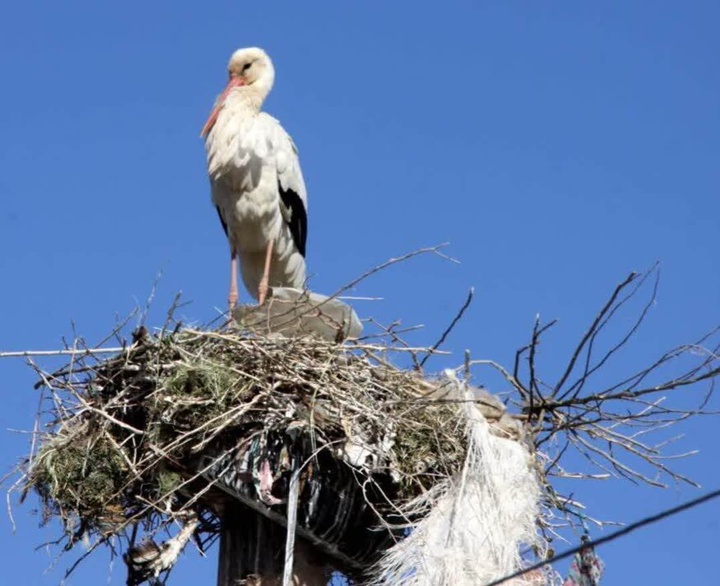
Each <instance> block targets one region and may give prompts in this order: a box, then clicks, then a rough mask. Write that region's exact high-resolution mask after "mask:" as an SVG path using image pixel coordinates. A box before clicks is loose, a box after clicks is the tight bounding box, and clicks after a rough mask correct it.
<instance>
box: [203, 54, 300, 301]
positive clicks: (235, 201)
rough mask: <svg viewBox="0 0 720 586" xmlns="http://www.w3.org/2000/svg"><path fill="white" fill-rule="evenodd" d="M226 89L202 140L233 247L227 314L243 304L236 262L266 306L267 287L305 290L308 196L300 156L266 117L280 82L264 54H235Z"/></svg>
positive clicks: (215, 196)
mask: <svg viewBox="0 0 720 586" xmlns="http://www.w3.org/2000/svg"><path fill="white" fill-rule="evenodd" d="M228 75H229V81H228V84H227V86H226V87H225V90H224V91H223V92H222V94H220V97H219V98H218V99H217V102H216V103H215V107H214V108H213V110H212V112H211V113H210V116H209V117H208V120H207V122H206V123H205V126H204V127H203V129H202V132H201V136H202V137H203V138H204V139H205V150H206V152H207V161H208V175H209V177H210V185H211V188H212V201H213V203H214V204H215V206H216V208H217V210H218V214H219V215H220V221H221V222H222V225H223V229H224V230H225V234H226V235H227V237H228V241H229V243H230V294H229V296H228V301H229V302H230V308H231V309H232V308H233V307H234V306H235V303H236V302H237V298H238V292H237V282H236V281H237V273H236V263H235V259H236V258H237V257H239V260H240V270H241V273H242V278H243V282H244V283H245V287H247V289H248V291H249V292H250V294H251V295H253V296H256V295H257V300H258V302H259V305H262V304H263V303H264V301H265V298H266V296H267V292H268V287H294V288H304V287H305V278H306V275H305V242H306V238H307V195H306V192H305V182H304V181H303V177H302V173H301V171H300V161H299V160H298V155H297V149H296V147H295V144H294V143H293V141H292V139H291V138H290V136H289V135H288V134H287V132H285V130H284V129H283V127H282V126H281V125H280V122H278V121H277V120H276V119H275V118H273V117H272V116H269V115H268V114H266V113H265V112H261V111H260V108H261V107H262V104H263V101H264V100H265V98H266V97H267V95H268V93H269V92H270V90H271V88H272V85H273V81H274V79H275V69H274V68H273V64H272V61H270V57H268V55H267V53H265V51H263V50H262V49H258V48H256V47H251V48H248V49H238V50H237V51H235V52H234V53H233V54H232V56H231V57H230V62H229V63H228Z"/></svg>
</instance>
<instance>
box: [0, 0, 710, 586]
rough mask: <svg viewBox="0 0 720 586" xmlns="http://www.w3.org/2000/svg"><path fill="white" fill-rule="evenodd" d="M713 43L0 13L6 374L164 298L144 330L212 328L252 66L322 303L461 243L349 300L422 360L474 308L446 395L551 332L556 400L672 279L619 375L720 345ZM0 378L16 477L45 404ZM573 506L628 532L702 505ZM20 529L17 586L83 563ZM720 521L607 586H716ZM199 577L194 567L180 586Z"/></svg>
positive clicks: (671, 499) (627, 563)
mask: <svg viewBox="0 0 720 586" xmlns="http://www.w3.org/2000/svg"><path fill="white" fill-rule="evenodd" d="M719 21H720V5H718V4H717V2H710V1H706V2H703V1H695V2H689V3H684V4H683V5H682V6H681V5H680V4H679V3H673V2H663V1H657V2H653V3H652V4H650V3H647V2H639V1H631V0H628V1H626V2H615V3H579V2H555V3H539V2H513V1H502V2H501V1H494V2H481V1H473V2H469V1H468V2H460V1H457V2H443V3H434V2H424V1H416V2H413V3H400V2H377V1H376V2H372V1H370V2H362V3H360V2H356V3H349V2H330V1H327V0H326V1H323V2H312V3H309V2H292V3H291V2H285V3H280V2H274V3H240V2H225V1H221V2H214V3H202V4H201V3H190V2H169V1H165V0H158V1H154V2H137V1H135V0H127V1H125V2H122V3H120V2H118V3H100V2H89V1H85V2H79V1H74V0H67V1H65V2H62V3H60V2H49V1H47V0H43V1H28V2H24V3H20V2H12V3H10V2H8V3H5V4H4V5H3V7H2V8H0V49H1V50H0V71H2V77H3V83H2V89H3V91H2V92H0V112H2V128H3V136H4V140H3V141H2V144H1V145H0V168H1V169H2V173H1V174H0V194H1V196H2V201H3V205H2V210H1V211H0V250H3V251H4V254H2V255H1V256H0V267H1V269H2V275H3V279H2V283H3V286H2V288H0V301H2V306H3V307H4V308H5V315H4V317H3V320H2V325H1V326H0V350H17V349H28V348H33V349H51V348H55V347H58V346H59V345H60V344H61V336H63V335H65V336H71V335H72V324H73V323H74V324H75V327H76V328H77V331H78V332H79V333H81V334H82V335H83V336H84V337H85V338H86V339H87V340H88V341H89V342H90V343H93V342H95V341H98V340H100V339H101V338H102V337H103V336H104V335H105V334H106V333H107V332H108V331H109V329H110V328H111V326H112V324H113V322H114V316H115V314H119V315H125V314H127V313H128V312H129V311H130V310H131V309H132V308H133V307H135V306H136V305H137V303H142V302H143V301H144V299H145V298H146V296H147V294H148V293H149V291H150V288H151V285H152V282H153V280H154V278H155V276H156V274H157V273H158V272H159V271H162V272H163V276H162V279H161V281H160V286H159V290H158V294H157V297H156V300H155V305H154V308H155V309H154V312H153V314H152V319H154V320H155V323H158V322H159V321H160V320H161V319H162V316H163V314H164V310H165V308H166V307H167V306H168V305H169V303H170V301H171V299H172V297H173V295H174V294H175V292H177V291H179V290H182V292H183V295H184V298H185V299H186V300H187V301H190V302H192V303H191V304H190V305H188V306H186V307H185V308H184V309H183V312H184V315H185V317H186V318H187V319H188V320H190V321H197V322H202V321H205V320H207V319H208V318H210V317H212V316H214V315H215V314H216V308H222V307H224V304H225V298H226V295H227V245H226V242H225V240H224V236H223V235H222V230H221V228H220V225H219V222H218V221H217V218H216V215H215V212H214V210H213V209H212V206H211V205H210V201H209V190H208V183H207V179H206V176H205V159H204V151H203V145H202V142H201V141H200V139H199V138H198V134H199V132H200V128H201V127H202V124H203V122H204V120H205V117H206V116H207V113H208V111H209V109H210V107H211V105H212V102H213V100H214V98H215V96H216V95H217V94H218V93H219V92H220V90H221V89H222V86H223V83H224V81H225V64H226V60H227V58H228V56H229V55H230V53H231V52H232V51H233V50H234V49H235V48H238V47H242V46H251V45H258V46H262V47H264V48H265V49H266V50H267V51H268V52H269V53H270V54H271V56H272V57H273V59H274V62H275V65H276V69H277V79H276V84H275V89H274V91H273V92H272V94H271V95H270V97H269V99H268V101H267V104H266V110H267V111H269V112H270V113H271V114H273V115H274V116H276V117H278V118H279V119H280V120H281V121H282V123H283V124H284V126H285V128H286V129H287V130H288V131H289V132H290V134H291V135H292V136H293V138H294V139H295V141H296V142H297V144H298V146H299V149H300V156H301V163H302V166H303V172H304V174H305V178H306V182H307V185H308V191H309V198H310V206H309V208H310V209H309V213H310V218H309V222H310V224H309V241H308V262H309V270H310V273H311V274H312V275H313V277H312V281H311V285H312V287H313V289H314V290H317V291H320V292H325V293H330V292H332V291H334V290H335V289H337V288H338V287H339V286H341V285H342V284H344V283H346V282H348V281H349V280H351V279H352V278H353V277H355V276H357V275H359V274H360V273H361V272H363V271H364V270H365V269H367V268H369V267H371V266H374V265H375V264H377V263H379V262H382V261H383V260H385V259H387V258H389V257H391V256H395V255H398V254H400V253H403V252H406V251H409V250H412V249H415V248H418V247H421V246H427V245H433V244H437V243H440V242H446V241H448V242H450V243H451V244H450V246H449V247H448V249H447V251H448V253H449V254H451V255H453V256H454V257H457V258H458V259H460V260H461V264H460V265H454V264H451V263H447V262H443V261H441V260H439V259H433V258H425V259H417V260H414V261H412V262H410V263H407V264H405V265H401V266H397V267H395V268H394V269H392V270H388V271H387V272H385V273H383V274H380V275H378V276H377V277H376V278H373V279H372V280H370V281H368V282H367V283H365V284H363V285H362V286H361V287H360V288H358V290H357V294H358V295H368V296H380V297H383V298H384V300H383V301H375V302H358V304H357V306H356V309H357V310H358V312H359V313H360V314H361V316H362V317H368V316H374V317H376V318H377V319H379V320H381V321H384V322H386V323H387V322H390V321H392V320H394V319H401V320H402V321H403V323H405V324H407V325H412V324H419V323H422V324H425V329H424V330H422V331H421V332H419V333H417V334H416V335H415V336H414V337H413V338H412V340H413V342H417V343H426V344H431V343H432V342H433V341H434V340H435V339H436V337H437V335H438V333H439V332H441V331H442V329H443V328H444V326H445V325H446V323H447V322H448V321H449V319H451V317H452V315H453V314H454V312H455V310H456V309H457V307H458V306H459V305H460V303H461V302H462V300H463V299H464V297H465V295H466V292H467V289H468V288H469V287H470V286H474V287H475V288H476V297H475V301H474V304H473V306H472V308H471V310H470V311H469V312H468V316H467V318H466V319H465V320H464V321H463V323H462V324H461V325H460V326H459V327H458V328H457V330H456V331H455V333H454V335H453V336H452V338H451V339H450V340H449V342H448V345H447V348H448V349H451V350H453V351H454V353H455V356H454V357H453V358H451V359H447V360H438V361H437V362H436V363H435V364H434V368H436V369H440V368H443V367H445V366H448V365H451V364H455V363H457V362H459V361H460V360H461V356H462V351H463V350H464V349H465V348H469V349H471V351H472V353H473V356H475V357H478V358H479V357H484V358H492V359H495V360H498V361H500V362H503V363H506V364H507V363H510V362H511V360H512V357H513V354H514V351H515V349H516V348H517V347H518V346H520V345H522V344H523V343H525V341H526V340H527V338H528V336H529V332H530V328H531V325H532V320H533V319H534V316H535V315H536V314H537V313H540V314H541V315H542V316H543V317H545V318H548V319H550V318H554V317H558V318H560V320H561V321H560V325H558V326H557V327H556V329H555V331H554V332H553V334H552V336H551V337H550V338H549V340H548V343H547V346H545V347H544V348H543V358H544V359H545V360H546V364H547V365H548V369H549V370H550V371H551V372H552V370H553V368H557V366H558V365H559V363H560V360H561V359H562V358H563V357H564V356H565V353H566V352H567V350H568V349H569V347H570V345H571V343H572V342H574V341H576V340H577V338H578V337H579V336H580V335H581V333H582V330H583V327H584V326H585V325H586V324H587V322H588V321H589V320H590V319H591V318H592V316H593V315H594V312H595V311H596V310H597V308H598V307H599V306H600V305H601V303H602V302H603V300H604V298H605V297H606V295H607V294H608V293H609V292H610V291H611V290H612V288H613V286H614V284H615V283H616V282H617V281H619V280H620V279H622V278H623V277H624V276H625V275H626V273H628V272H629V271H630V270H634V269H644V268H646V267H647V266H649V265H650V264H651V263H652V262H654V261H655V260H660V261H661V262H662V283H661V289H660V294H659V298H658V301H657V303H656V305H655V306H654V307H653V310H652V312H651V316H650V323H649V324H648V327H647V328H646V329H645V330H644V331H643V333H642V334H641V336H640V337H639V338H638V342H637V343H636V344H635V345H634V346H633V348H632V350H631V351H629V352H627V353H625V354H624V355H623V356H622V357H621V358H620V359H619V360H618V361H617V362H615V363H613V364H612V365H610V366H609V367H608V376H613V375H615V374H618V375H621V374H622V373H624V372H627V370H628V369H630V368H631V367H632V366H633V365H638V364H642V363H643V362H644V361H645V362H647V361H648V360H650V359H652V358H654V357H655V356H656V355H657V354H658V353H659V352H660V351H662V350H664V349H667V348H669V347H671V346H673V345H676V344H680V343H684V342H689V341H691V340H693V339H695V338H696V337H698V336H699V335H700V334H701V333H702V332H703V331H705V330H707V329H708V328H710V327H711V326H712V325H713V324H716V323H718V322H720V311H719V310H720V270H718V268H719V267H718V260H717V255H718V236H720V197H718V187H719V186H720V165H719V164H718V162H719V158H720V108H718V104H720V72H719V70H718V67H717V56H718V55H720V37H718V35H717V23H718V22H719ZM244 299H245V300H247V295H245V297H244ZM44 364H45V363H44ZM47 364H48V365H50V366H51V365H52V363H51V362H48V363H47ZM0 373H1V376H0V394H1V396H2V397H3V400H4V402H5V404H4V408H3V409H2V410H0V430H1V431H0V433H1V434H2V440H1V441H0V465H1V466H2V469H3V470H7V469H9V468H10V467H11V466H12V464H13V463H14V462H15V461H16V460H17V459H18V458H19V457H20V456H21V455H22V454H23V453H25V451H26V450H27V444H28V442H27V436H26V435H22V434H18V433H16V432H13V431H11V430H18V429H21V430H22V429H25V430H27V429H30V428H31V426H32V422H33V418H34V414H35V409H36V404H37V396H36V392H35V391H33V389H32V384H33V383H34V378H33V375H32V373H31V371H30V369H29V368H27V367H26V366H25V365H24V364H23V363H22V361H20V360H16V361H10V360H8V359H5V360H3V361H2V362H0ZM476 376H477V378H478V380H479V381H480V382H487V383H488V384H490V383H491V382H493V384H494V385H496V387H495V388H491V390H495V391H498V392H499V391H503V390H505V389H504V387H502V385H500V384H499V381H497V382H496V381H495V379H492V378H491V377H489V375H487V376H486V373H482V372H480V373H477V375H476ZM677 400H678V401H679V402H680V404H683V401H685V397H684V396H680V397H679V398H678V399H677ZM717 406H718V405H717V401H716V402H715V407H717ZM681 431H682V432H683V433H684V434H685V436H684V438H683V439H682V440H680V441H679V443H678V448H679V449H680V450H681V451H685V450H690V449H699V450H700V453H699V454H698V455H697V456H696V457H694V458H693V459H692V460H691V461H685V462H681V463H679V464H678V466H679V468H680V469H681V470H682V471H684V472H686V473H687V474H690V475H692V476H693V477H694V478H695V479H696V480H698V481H699V482H701V483H702V484H703V486H704V487H705V488H707V489H711V488H714V487H717V486H718V485H720V472H719V471H718V470H719V468H718V466H717V446H718V441H719V440H720V432H719V431H718V423H717V420H714V419H709V418H708V419H703V420H696V421H692V422H690V423H688V424H686V425H685V426H683V428H682V430H681ZM574 490H575V496H576V497H577V498H579V499H580V500H583V501H585V502H586V503H587V504H588V506H589V507H590V511H591V512H592V513H594V514H595V515H596V516H598V517H601V518H612V519H616V520H619V521H627V522H629V521H632V520H635V519H637V518H640V517H642V516H644V515H646V514H649V513H652V512H655V511H658V510H660V509H662V508H665V507H668V506H672V505H675V504H678V503H679V502H681V501H682V500H684V499H687V498H690V497H692V496H696V495H697V494H699V493H698V492H697V491H695V490H691V489H688V488H685V487H680V488H671V489H669V490H667V491H660V490H649V489H645V488H641V487H635V486H632V485H630V484H627V483H624V482H622V481H611V482H607V483H604V484H598V485H592V486H590V485H585V483H583V484H581V485H579V486H576V487H574ZM30 509H31V507H27V506H24V507H21V508H18V507H15V509H14V514H15V520H16V523H17V530H16V532H15V533H13V532H12V527H11V524H10V521H9V520H8V518H7V517H6V516H3V517H2V518H0V544H2V548H3V551H4V554H3V558H4V559H5V560H13V562H14V563H12V564H9V565H7V564H6V565H5V569H4V573H5V576H6V579H7V580H8V582H9V583H15V582H18V581H20V580H22V581H23V583H29V584H54V583H57V582H58V581H59V577H60V576H61V570H62V568H64V567H66V564H67V563H68V562H69V561H70V559H71V558H67V559H62V560H60V562H59V564H58V565H57V567H56V568H55V569H50V570H49V571H47V572H46V568H47V567H48V566H49V565H50V564H51V562H52V559H53V557H52V555H53V554H52V553H51V554H48V553H47V552H46V551H45V550H42V549H41V550H39V551H34V548H35V546H37V545H39V544H40V543H42V542H44V541H48V540H50V539H52V538H54V537H55V532H53V531H51V530H47V529H37V528H36V526H37V519H36V518H34V517H32V516H31V515H30ZM719 520H720V504H718V503H711V504H709V505H706V506H705V507H703V508H701V509H697V510H694V511H691V512H689V513H686V514H684V515H682V516H679V517H676V518H673V519H671V520H668V521H665V522H663V523H662V524H661V525H656V526H653V527H652V528H651V529H647V530H644V531H642V532H639V533H637V534H633V535H631V536H629V537H627V538H625V539H622V540H620V541H617V542H615V543H611V544H609V545H607V546H606V547H604V548H603V549H602V551H601V555H602V556H603V557H604V559H605V561H606V563H607V573H606V576H607V579H606V583H608V584H632V583H647V584H651V583H652V584H678V583H697V584H709V583H713V582H714V581H716V579H717V578H716V576H717V572H716V570H715V569H714V568H713V567H712V565H711V564H710V563H708V560H712V559H714V557H713V556H715V555H716V544H717V543H718V541H719V540H720V526H719V524H718V523H719ZM214 572H215V565H214V561H213V560H212V559H209V560H204V561H198V560H187V561H185V562H184V563H183V564H182V570H179V571H178V572H177V573H176V575H175V576H174V577H173V579H172V582H173V583H174V584H179V585H182V584H194V583H197V581H198V580H202V581H204V582H205V583H210V582H211V581H212V580H213V579H214ZM108 575H110V576H111V577H110V578H108ZM108 580H110V582H108ZM71 583H72V584H97V583H112V584H122V583H124V568H123V567H122V562H120V561H118V560H116V562H115V564H114V569H113V570H112V572H111V573H110V574H109V573H108V559H107V558H105V557H103V555H100V556H99V558H98V559H96V560H93V561H91V562H89V563H88V564H87V565H86V566H85V567H83V568H81V569H80V570H79V571H78V573H77V574H76V575H75V577H74V578H73V579H72V580H71Z"/></svg>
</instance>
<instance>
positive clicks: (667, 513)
mask: <svg viewBox="0 0 720 586" xmlns="http://www.w3.org/2000/svg"><path fill="white" fill-rule="evenodd" d="M719 496H720V489H718V490H714V491H712V492H709V493H707V494H704V495H703V496H700V497H698V498H696V499H692V500H689V501H686V502H684V503H683V504H681V505H678V506H677V507H673V508H671V509H665V510H664V511H661V512H659V513H657V514H655V515H652V516H650V517H645V518H644V519H640V520H639V521H636V522H635V523H631V524H630V525H627V526H625V527H623V528H622V529H618V530H617V531H614V532H613V533H610V534H609V535H606V536H605V537H601V538H600V539H597V540H594V541H590V542H588V543H584V544H582V545H580V546H578V547H574V548H572V549H569V550H567V551H564V552H563V553H561V554H558V555H556V556H554V557H552V558H550V559H548V560H544V561H542V562H538V563H537V564H535V565H533V566H529V567H527V568H524V569H522V570H518V571H517V572H515V573H514V574H509V575H508V576H505V577H503V578H500V579H499V580H495V581H493V582H490V583H489V584H486V585H485V586H499V585H500V584H502V583H504V582H506V581H508V580H512V579H513V578H518V577H519V576H522V575H523V574H526V573H527V572H532V571H533V570H538V569H540V568H543V567H544V566H547V565H549V564H552V563H554V562H557V561H560V560H562V559H565V558H568V557H570V556H571V555H575V554H576V553H578V552H580V551H581V550H583V549H585V548H587V547H597V546H599V545H602V544H604V543H609V542H610V541H614V540H615V539H617V538H618V537H622V536H624V535H627V534H628V533H631V532H632V531H635V530H636V529H640V528H641V527H645V526H646V525H650V524H652V523H656V522H657V521H661V520H662V519H666V518H667V517H672V516H673V515H677V514H678V513H682V512H683V511H687V510H689V509H692V508H694V507H697V506H698V505H702V504H704V503H706V502H708V501H711V500H712V499H714V498H717V497H719Z"/></svg>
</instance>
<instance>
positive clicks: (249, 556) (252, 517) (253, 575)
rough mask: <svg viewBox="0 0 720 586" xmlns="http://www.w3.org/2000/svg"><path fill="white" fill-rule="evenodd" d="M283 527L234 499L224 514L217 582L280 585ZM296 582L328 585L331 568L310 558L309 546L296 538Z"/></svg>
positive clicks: (235, 585)
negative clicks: (328, 570)
mask: <svg viewBox="0 0 720 586" xmlns="http://www.w3.org/2000/svg"><path fill="white" fill-rule="evenodd" d="M286 536H287V531H286V530H285V528H284V527H282V526H280V525H278V524H277V523H275V522H273V521H271V520H270V519H268V518H267V517H265V516H264V515H260V514H258V513H257V512H255V511H253V510H252V509H250V508H249V507H246V506H244V505H242V504H240V503H239V502H237V501H236V500H234V499H228V500H227V502H226V504H225V506H224V509H223V514H222V527H221V530H220V553H219V559H218V578H217V586H241V585H247V586H260V585H262V586H281V584H282V578H283V566H284V561H285V541H286ZM294 553H295V555H294V557H295V564H294V568H295V571H294V573H293V581H292V583H293V585H294V586H325V585H326V584H327V582H328V578H329V575H328V572H327V571H326V569H325V567H324V566H322V565H317V564H313V563H311V562H310V561H309V559H308V557H309V556H308V549H307V546H305V545H304V544H302V543H300V542H297V541H296V542H295V552H294Z"/></svg>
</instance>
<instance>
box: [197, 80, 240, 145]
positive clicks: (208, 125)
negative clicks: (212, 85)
mask: <svg viewBox="0 0 720 586" xmlns="http://www.w3.org/2000/svg"><path fill="white" fill-rule="evenodd" d="M242 85H245V80H244V79H243V78H242V77H235V76H231V77H230V81H228V84H227V85H226V86H225V89H224V90H223V92H222V93H221V94H220V97H218V99H217V101H216V102H215V106H214V107H213V109H212V112H210V116H208V119H207V122H205V126H203V128H202V130H201V131H200V138H205V137H206V136H207V135H208V134H209V133H210V131H211V130H212V127H213V126H215V122H217V118H218V116H219V115H220V110H222V107H223V105H224V104H225V99H226V98H227V97H228V94H229V93H230V90H232V89H233V88H236V87H240V86H242Z"/></svg>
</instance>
